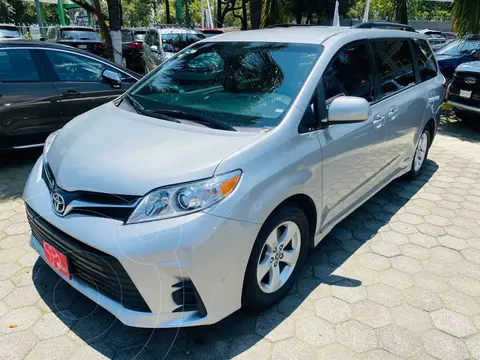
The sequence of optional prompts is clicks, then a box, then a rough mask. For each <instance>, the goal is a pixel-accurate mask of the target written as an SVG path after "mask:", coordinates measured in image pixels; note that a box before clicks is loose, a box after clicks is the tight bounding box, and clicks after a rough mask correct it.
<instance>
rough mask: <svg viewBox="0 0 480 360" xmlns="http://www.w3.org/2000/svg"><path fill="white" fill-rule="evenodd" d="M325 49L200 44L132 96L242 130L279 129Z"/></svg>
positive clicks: (149, 104) (167, 64) (148, 106)
mask: <svg viewBox="0 0 480 360" xmlns="http://www.w3.org/2000/svg"><path fill="white" fill-rule="evenodd" d="M321 51H322V48H321V47H320V46H317V45H301V44H288V43H261V42H253V43H249V42H225V43H220V42H215V43H201V44H196V45H194V46H193V47H191V48H189V49H188V50H187V51H185V52H184V53H182V54H181V55H179V56H177V57H174V58H171V59H170V60H168V61H167V62H165V63H164V64H163V65H161V67H160V69H159V70H157V71H155V73H154V74H153V75H152V76H148V77H147V78H146V79H145V80H144V81H142V82H141V83H140V84H139V86H137V87H136V88H135V89H134V90H133V91H132V93H131V95H132V96H133V97H134V98H135V99H136V100H137V101H138V102H139V103H140V104H141V105H142V106H143V107H144V108H145V109H147V110H149V109H150V110H153V109H157V110H158V109H166V110H168V109H170V110H181V111H184V112H186V113H191V114H197V115H203V116H207V117H211V118H215V119H216V120H217V121H221V122H223V123H225V124H228V125H231V126H237V127H240V128H241V127H257V128H264V127H275V126H277V125H278V124H279V123H280V122H281V120H282V119H283V116H284V114H285V113H286V111H287V109H288V108H289V107H290V105H291V104H292V102H293V101H294V100H295V98H296V97H297V95H298V92H299V91H300V89H301V88H302V86H303V84H304V82H305V79H306V78H307V76H308V75H309V74H310V72H311V70H312V68H313V66H314V65H315V63H316V61H317V59H318V57H319V56H320V53H321Z"/></svg>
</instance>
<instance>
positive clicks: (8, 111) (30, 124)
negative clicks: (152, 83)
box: [0, 40, 141, 150]
mask: <svg viewBox="0 0 480 360" xmlns="http://www.w3.org/2000/svg"><path fill="white" fill-rule="evenodd" d="M140 77H141V76H140V75H139V74H136V73H134V72H133V71H130V70H127V69H124V68H121V67H119V66H117V65H116V64H114V63H112V62H110V61H108V60H106V59H104V58H101V57H98V56H95V55H92V54H90V53H88V52H86V51H82V50H77V49H74V48H72V47H68V46H64V45H58V44H53V43H48V42H41V41H25V40H15V41H0V149H1V150H9V149H16V148H25V147H34V146H40V145H41V144H43V142H44V141H45V139H46V138H47V136H48V134H50V133H51V132H52V131H55V130H57V129H59V128H61V127H62V126H63V125H65V124H66V123H67V122H68V121H69V120H71V119H73V118H74V117H75V116H77V115H80V114H82V113H84V112H85V111H87V110H90V109H92V108H94V107H97V106H99V105H102V104H104V103H106V102H108V101H110V100H113V99H114V98H116V97H118V96H119V95H120V94H122V93H123V92H124V91H125V90H127V89H128V88H129V87H130V86H132V85H133V84H135V83H136V82H137V81H138V80H139V79H140Z"/></svg>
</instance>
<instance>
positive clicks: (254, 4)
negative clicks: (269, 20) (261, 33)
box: [250, 0, 262, 29]
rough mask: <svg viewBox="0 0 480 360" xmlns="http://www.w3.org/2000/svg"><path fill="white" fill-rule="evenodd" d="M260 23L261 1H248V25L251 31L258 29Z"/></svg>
mask: <svg viewBox="0 0 480 360" xmlns="http://www.w3.org/2000/svg"><path fill="white" fill-rule="evenodd" d="M261 22H262V0H250V23H251V25H252V29H259V28H260V24H261Z"/></svg>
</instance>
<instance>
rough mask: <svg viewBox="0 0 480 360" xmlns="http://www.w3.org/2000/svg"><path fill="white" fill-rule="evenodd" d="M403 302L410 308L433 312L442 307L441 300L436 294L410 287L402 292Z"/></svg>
mask: <svg viewBox="0 0 480 360" xmlns="http://www.w3.org/2000/svg"><path fill="white" fill-rule="evenodd" d="M404 296H405V300H406V301H407V302H408V303H409V304H410V305H412V306H415V307H417V308H419V309H421V310H426V311H434V310H438V309H440V308H442V307H443V303H442V300H441V299H440V296H438V295H437V294H435V293H433V292H431V291H428V290H425V289H422V288H420V287H412V288H409V289H406V290H405V291H404Z"/></svg>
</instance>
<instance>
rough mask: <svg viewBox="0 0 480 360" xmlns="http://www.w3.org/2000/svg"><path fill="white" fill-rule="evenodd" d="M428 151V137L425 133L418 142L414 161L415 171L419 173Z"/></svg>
mask: <svg viewBox="0 0 480 360" xmlns="http://www.w3.org/2000/svg"><path fill="white" fill-rule="evenodd" d="M427 149H428V136H427V134H426V133H423V134H422V136H421V137H420V141H419V142H418V146H417V150H416V151H415V159H414V161H413V169H414V170H415V172H418V171H419V170H420V168H421V167H422V165H423V162H424V161H425V156H426V155H427Z"/></svg>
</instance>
